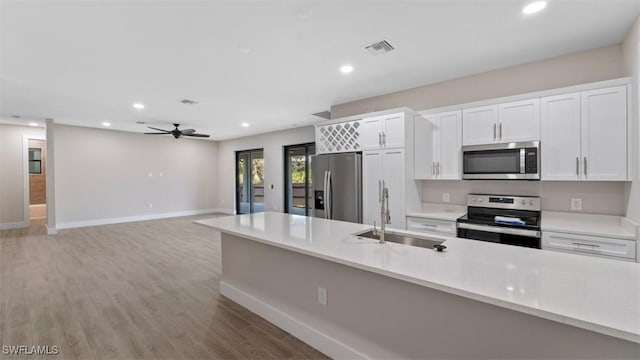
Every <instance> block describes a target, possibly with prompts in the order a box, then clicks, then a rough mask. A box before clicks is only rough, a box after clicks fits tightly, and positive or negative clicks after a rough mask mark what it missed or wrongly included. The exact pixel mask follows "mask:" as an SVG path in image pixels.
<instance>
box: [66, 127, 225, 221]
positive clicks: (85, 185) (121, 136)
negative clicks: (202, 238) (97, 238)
mask: <svg viewBox="0 0 640 360" xmlns="http://www.w3.org/2000/svg"><path fill="white" fill-rule="evenodd" d="M54 140H55V160H56V171H55V183H56V188H55V198H56V215H57V223H58V225H64V224H69V223H77V222H83V221H95V220H106V219H117V218H127V217H139V216H148V215H157V214H167V213H176V212H185V211H194V210H206V209H214V208H216V207H217V204H218V194H217V193H218V176H219V173H221V172H223V171H222V169H221V168H219V167H218V151H217V150H218V144H217V143H216V142H213V141H207V140H193V139H186V138H181V139H177V140H176V139H174V138H173V137H170V136H147V135H142V134H137V133H130V132H122V131H113V130H103V129H94V128H85V127H76V126H66V125H55V126H54ZM161 172H162V175H163V176H160V173H161ZM149 173H151V174H152V176H151V177H150V176H149ZM149 203H152V204H153V208H149Z"/></svg>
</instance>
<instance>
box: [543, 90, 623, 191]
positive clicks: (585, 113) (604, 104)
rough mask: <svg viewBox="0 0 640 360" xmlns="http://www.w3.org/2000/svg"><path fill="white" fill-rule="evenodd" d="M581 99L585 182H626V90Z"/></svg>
mask: <svg viewBox="0 0 640 360" xmlns="http://www.w3.org/2000/svg"><path fill="white" fill-rule="evenodd" d="M581 100H582V122H581V124H582V156H583V158H582V164H583V176H584V179H585V180H627V87H626V86H617V87H612V88H606V89H598V90H591V91H585V92H583V93H582V99H581ZM543 146H544V145H543Z"/></svg>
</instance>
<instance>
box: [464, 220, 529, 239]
mask: <svg viewBox="0 0 640 360" xmlns="http://www.w3.org/2000/svg"><path fill="white" fill-rule="evenodd" d="M458 228H460V229H469V230H477V231H486V232H493V233H500V234H508V235H517V236H528V237H534V238H539V237H540V236H541V235H540V231H537V230H527V229H512V228H505V227H499V226H487V225H474V224H468V223H458Z"/></svg>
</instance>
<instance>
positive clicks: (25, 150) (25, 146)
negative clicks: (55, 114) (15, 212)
mask: <svg viewBox="0 0 640 360" xmlns="http://www.w3.org/2000/svg"><path fill="white" fill-rule="evenodd" d="M29 140H42V141H45V143H46V141H47V138H46V137H44V136H36V135H23V136H22V160H23V161H22V162H23V164H22V166H23V170H22V179H23V184H24V185H23V187H24V196H23V198H24V215H23V216H24V225H25V227H28V226H29V206H30V205H31V204H30V203H31V199H30V195H29ZM45 149H46V147H45ZM45 161H46V160H45ZM45 176H46V173H45ZM47 205H48V204H47Z"/></svg>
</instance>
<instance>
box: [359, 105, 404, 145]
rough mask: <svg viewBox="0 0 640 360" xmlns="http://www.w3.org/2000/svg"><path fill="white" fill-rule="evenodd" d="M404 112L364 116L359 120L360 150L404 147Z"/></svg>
mask: <svg viewBox="0 0 640 360" xmlns="http://www.w3.org/2000/svg"><path fill="white" fill-rule="evenodd" d="M404 122H405V113H398V114H390V115H382V116H375V117H370V118H364V119H362V121H361V122H360V145H361V148H362V150H376V149H393V148H402V147H404V136H405V132H404Z"/></svg>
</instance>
